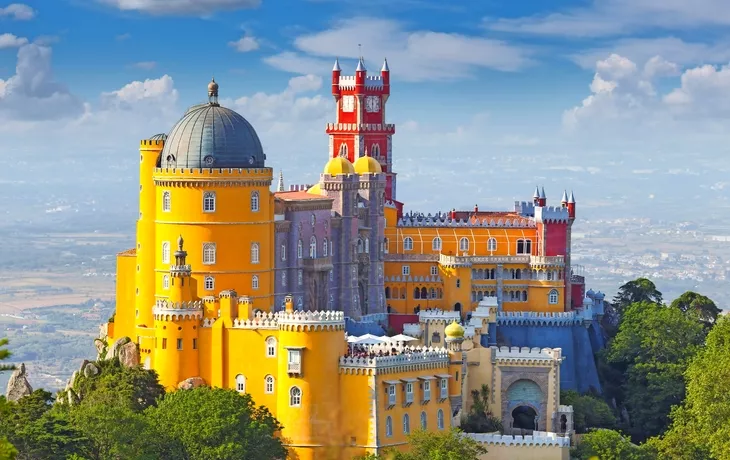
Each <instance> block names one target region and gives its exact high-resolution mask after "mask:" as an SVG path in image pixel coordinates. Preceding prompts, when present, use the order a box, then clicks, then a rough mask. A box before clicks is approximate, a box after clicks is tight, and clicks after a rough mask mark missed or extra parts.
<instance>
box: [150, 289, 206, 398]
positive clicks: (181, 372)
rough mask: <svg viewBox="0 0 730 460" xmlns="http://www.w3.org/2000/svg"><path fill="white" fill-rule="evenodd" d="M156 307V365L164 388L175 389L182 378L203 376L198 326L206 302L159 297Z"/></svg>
mask: <svg viewBox="0 0 730 460" xmlns="http://www.w3.org/2000/svg"><path fill="white" fill-rule="evenodd" d="M153 311H154V315H155V349H154V355H153V356H154V368H155V370H156V371H157V373H158V374H159V376H160V383H161V384H162V385H163V386H164V387H165V389H167V390H171V389H175V388H177V385H178V383H180V382H181V381H183V380H185V379H187V378H190V377H198V376H200V369H199V357H198V327H199V326H200V320H201V319H202V318H203V303H202V302H201V301H187V302H172V301H167V300H158V301H157V303H156V304H155V307H154V310H153Z"/></svg>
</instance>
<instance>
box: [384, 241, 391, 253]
mask: <svg viewBox="0 0 730 460" xmlns="http://www.w3.org/2000/svg"><path fill="white" fill-rule="evenodd" d="M389 243H390V242H389V241H388V238H385V239H383V253H385V254H387V253H388V249H389V247H388V246H389Z"/></svg>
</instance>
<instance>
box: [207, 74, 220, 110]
mask: <svg viewBox="0 0 730 460" xmlns="http://www.w3.org/2000/svg"><path fill="white" fill-rule="evenodd" d="M208 102H209V103H211V104H213V105H217V104H218V83H216V82H215V77H213V78H211V79H210V83H208Z"/></svg>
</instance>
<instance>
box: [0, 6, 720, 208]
mask: <svg viewBox="0 0 730 460" xmlns="http://www.w3.org/2000/svg"><path fill="white" fill-rule="evenodd" d="M0 7H2V8H3V9H2V10H0V79H2V81H1V82H0V118H1V121H2V126H0V131H2V134H3V139H4V144H5V149H4V151H5V153H4V154H3V153H0V161H2V162H3V163H4V164H9V165H11V166H12V164H13V163H12V161H13V159H14V158H17V157H18V155H27V156H33V155H40V156H42V155H44V154H46V153H47V152H48V151H49V150H55V151H57V152H60V153H61V154H62V155H68V156H69V157H71V156H81V157H83V155H84V154H85V153H84V152H85V150H84V149H78V148H77V144H78V139H93V140H94V142H95V143H96V144H97V148H98V149H99V150H103V151H105V152H119V154H120V158H121V160H120V161H129V162H130V164H133V162H134V158H135V156H134V155H126V152H128V151H131V150H134V148H135V146H136V144H137V141H138V139H139V138H142V137H145V136H148V135H151V134H153V133H156V132H165V131H167V130H169V128H170V127H171V126H172V124H173V123H174V122H175V120H176V119H177V118H178V117H179V116H180V115H181V114H182V112H183V111H184V108H185V107H186V106H188V105H191V104H193V103H196V102H199V101H201V100H202V99H204V97H205V86H206V84H207V82H208V81H209V79H210V77H211V76H212V75H215V77H216V80H217V81H218V82H219V83H220V85H221V97H222V98H223V99H224V101H225V103H226V104H227V105H229V106H230V107H231V108H233V109H235V110H238V111H239V112H240V113H241V114H242V115H244V116H245V117H246V118H248V119H249V120H250V121H251V122H252V123H253V125H254V127H255V128H256V129H257V131H258V132H259V135H260V137H261V138H262V141H263V143H264V147H265V148H266V150H267V154H268V158H269V159H270V163H271V166H273V167H275V168H277V169H279V168H283V169H284V170H285V174H286V177H287V178H288V179H289V180H291V181H296V182H304V181H306V182H314V181H316V180H317V173H318V171H317V169H318V168H319V166H318V165H319V164H320V163H323V162H324V161H325V159H326V155H327V152H326V148H327V139H326V136H325V135H324V133H323V130H324V123H325V122H327V121H331V120H332V118H333V104H332V99H331V96H330V95H329V94H328V87H327V82H328V77H329V71H330V69H331V67H332V62H333V60H334V57H335V56H339V57H340V58H341V61H342V63H343V71H344V73H349V72H352V71H353V68H354V59H355V58H356V56H357V54H358V47H357V45H358V44H362V52H363V54H364V56H365V59H366V63H367V64H368V67H369V68H370V69H371V70H377V69H379V68H380V65H381V63H382V59H383V58H384V57H387V58H388V61H389V64H390V68H391V74H392V80H393V90H392V92H393V95H392V97H391V99H390V101H389V103H388V105H389V108H388V115H389V117H390V118H391V120H390V121H392V122H394V123H396V124H397V129H398V134H397V135H396V139H395V140H394V150H395V155H396V165H395V166H396V169H398V170H399V171H400V173H401V176H400V179H399V180H400V182H399V190H400V191H401V195H400V196H399V197H400V198H402V199H406V200H407V201H408V202H410V203H412V204H413V205H414V206H418V207H421V208H423V207H430V206H434V207H436V208H441V209H443V208H447V207H451V206H452V205H466V202H467V201H469V202H471V201H474V200H473V198H474V195H476V196H477V198H478V199H479V201H480V202H481V203H482V205H483V206H486V207H505V206H508V203H509V202H510V200H512V199H514V198H526V199H529V195H530V194H531V191H532V190H533V189H534V185H532V184H534V183H536V182H540V183H545V184H546V185H547V188H548V194H551V193H552V194H553V195H555V198H556V199H557V198H558V197H559V196H560V194H561V193H562V189H563V188H575V189H577V190H580V191H576V195H577V196H579V197H582V198H583V199H584V200H585V201H584V202H583V203H584V204H585V205H586V207H587V208H590V209H602V208H604V207H606V206H608V204H607V203H609V202H610V203H611V204H612V205H617V204H621V205H624V206H628V207H632V206H633V207H634V208H635V209H634V211H635V212H640V208H641V207H642V206H660V205H661V204H662V203H663V204H666V205H667V206H668V205H669V204H671V203H672V202H674V203H676V200H677V197H680V196H681V197H682V198H683V199H687V198H691V199H698V200H699V199H701V200H708V199H715V200H725V199H726V196H725V190H726V185H725V179H724V178H725V177H727V172H728V170H730V160H727V159H726V157H727V151H728V149H727V147H726V145H727V144H728V143H727V140H726V137H727V136H726V133H727V131H728V130H727V122H728V116H729V115H730V69H728V68H727V65H728V62H730V40H729V39H728V38H727V37H728V34H727V32H728V28H729V26H730V8H728V7H727V6H726V5H725V4H724V2H723V1H722V0H695V1H693V2H682V1H660V0H633V1H631V2H629V1H626V0H594V1H561V2H541V1H521V2H504V1H496V0H489V1H462V2H457V1H455V2H443V1H433V0H387V1H386V0H369V1H366V2H363V1H351V0H339V1H329V0H310V1H306V0H302V1H297V0H279V1H273V0H260V1H259V0H53V1H49V0H45V1H40V0H39V1H28V2H26V3H24V4H17V3H16V4H9V3H6V4H0ZM38 130H42V131H40V132H43V134H44V135H43V136H35V135H29V133H37V132H39V131H38ZM312 165H317V166H316V167H313V166H312ZM6 171H7V169H6ZM6 173H7V172H6ZM12 174H15V173H14V172H13V173H12ZM454 183H458V184H460V186H461V188H456V187H453V184H454ZM598 183H600V184H601V186H600V187H599V186H597V185H596V184H598ZM678 183H679V184H682V185H683V186H685V187H687V189H686V190H680V188H678V187H677V184H678ZM434 186H436V187H438V188H439V189H440V190H442V192H441V193H439V194H437V196H434V194H433V193H432V192H431V191H432V190H433V189H434ZM523 190H524V192H523ZM680 191H681V192H682V193H681V195H680V194H679V193H680ZM465 197H468V198H465ZM462 202H463V203H462ZM656 203H660V205H657V204H656ZM491 205H494V206H491ZM469 206H471V204H469Z"/></svg>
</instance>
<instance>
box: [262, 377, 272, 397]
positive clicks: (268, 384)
mask: <svg viewBox="0 0 730 460" xmlns="http://www.w3.org/2000/svg"><path fill="white" fill-rule="evenodd" d="M264 393H266V394H267V395H270V394H273V393H274V376H273V375H267V376H266V377H265V378H264Z"/></svg>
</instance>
